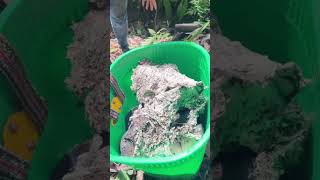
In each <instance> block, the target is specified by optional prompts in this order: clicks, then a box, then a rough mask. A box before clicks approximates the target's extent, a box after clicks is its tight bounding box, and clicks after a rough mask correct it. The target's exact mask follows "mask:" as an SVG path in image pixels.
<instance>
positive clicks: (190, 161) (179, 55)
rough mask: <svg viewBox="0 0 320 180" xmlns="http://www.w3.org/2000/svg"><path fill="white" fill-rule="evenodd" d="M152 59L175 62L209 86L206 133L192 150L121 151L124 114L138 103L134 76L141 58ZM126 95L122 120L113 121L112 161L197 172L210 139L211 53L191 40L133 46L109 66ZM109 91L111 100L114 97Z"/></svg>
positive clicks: (163, 172)
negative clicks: (145, 154) (149, 154)
mask: <svg viewBox="0 0 320 180" xmlns="http://www.w3.org/2000/svg"><path fill="white" fill-rule="evenodd" d="M144 59H149V60H150V61H151V62H153V63H156V64H166V63H171V64H176V65H177V67H178V69H179V71H180V72H181V73H183V74H185V75H187V76H188V77H190V78H193V79H195V80H197V81H202V82H204V84H205V85H206V86H207V87H208V88H207V89H206V90H205V96H206V97H207V98H208V108H207V110H206V124H205V133H204V135H203V137H202V138H201V139H200V140H199V141H198V142H197V143H196V144H195V145H194V146H193V147H191V148H190V149H188V150H186V151H185V152H183V153H180V154H178V155H175V156H170V157H161V158H160V157H158V158H140V157H125V156H121V154H120V148H119V147H120V140H121V138H122V135H123V134H124V133H125V131H126V129H125V128H126V127H125V117H126V115H127V114H128V113H129V112H130V110H132V109H133V108H134V107H136V106H137V104H138V103H137V100H136V96H135V93H134V92H133V91H132V90H131V89H130V86H131V84H132V82H131V75H132V73H133V69H134V68H135V67H136V66H137V65H138V63H139V61H141V60H144ZM110 72H111V74H112V75H113V76H114V77H115V79H116V80H117V82H118V84H119V87H120V89H121V90H122V91H123V93H124V94H125V100H124V102H123V105H122V108H121V113H120V115H119V119H118V121H117V123H116V124H115V125H112V123H111V124H110V160H111V161H112V162H116V163H122V164H126V165H130V166H132V167H134V168H136V169H139V170H143V171H144V172H145V173H148V174H152V175H160V176H184V175H186V176H188V175H194V174H196V173H197V172H198V170H199V168H200V165H201V162H202V160H203V157H204V153H205V150H206V145H207V143H208V141H209V138H210V56H209V54H208V52H207V51H206V50H205V49H204V48H202V47H201V46H199V45H197V44H194V43H190V42H166V43H159V44H155V45H150V46H145V47H141V48H137V49H134V50H132V51H129V52H127V53H125V54H123V55H121V56H120V57H119V58H118V59H117V60H116V61H115V62H114V63H113V64H112V65H111V67H110ZM113 93H114V92H112V91H110V100H111V99H112V98H113V97H114V94H113Z"/></svg>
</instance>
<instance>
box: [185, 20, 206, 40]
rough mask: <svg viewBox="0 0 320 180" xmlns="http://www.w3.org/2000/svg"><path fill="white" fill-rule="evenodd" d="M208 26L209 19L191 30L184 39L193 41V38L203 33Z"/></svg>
mask: <svg viewBox="0 0 320 180" xmlns="http://www.w3.org/2000/svg"><path fill="white" fill-rule="evenodd" d="M209 28H210V21H207V22H205V23H203V24H202V26H201V27H199V28H197V29H195V30H194V31H192V32H191V33H190V35H189V36H187V37H186V38H185V41H194V40H195V39H197V38H198V36H199V35H201V34H203V32H204V31H205V30H207V29H209Z"/></svg>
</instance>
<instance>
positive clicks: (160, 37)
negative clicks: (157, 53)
mask: <svg viewBox="0 0 320 180" xmlns="http://www.w3.org/2000/svg"><path fill="white" fill-rule="evenodd" d="M148 31H149V33H150V35H151V36H150V37H148V38H147V39H146V44H147V45H150V44H155V43H158V42H163V41H167V40H171V39H172V35H171V34H170V33H169V32H168V31H167V29H166V28H162V29H160V30H159V31H157V32H156V31H155V30H153V29H148Z"/></svg>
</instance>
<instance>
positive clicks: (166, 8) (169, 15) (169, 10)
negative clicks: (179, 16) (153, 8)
mask: <svg viewBox="0 0 320 180" xmlns="http://www.w3.org/2000/svg"><path fill="white" fill-rule="evenodd" d="M163 7H164V12H165V14H166V18H167V19H168V20H170V19H171V18H172V6H171V1H170V0H163Z"/></svg>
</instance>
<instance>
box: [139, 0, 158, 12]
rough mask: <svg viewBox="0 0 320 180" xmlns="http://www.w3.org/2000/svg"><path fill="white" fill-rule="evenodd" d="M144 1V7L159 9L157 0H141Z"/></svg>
mask: <svg viewBox="0 0 320 180" xmlns="http://www.w3.org/2000/svg"><path fill="white" fill-rule="evenodd" d="M141 1H142V7H144V8H145V9H146V10H150V11H153V10H157V2H156V0H141Z"/></svg>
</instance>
